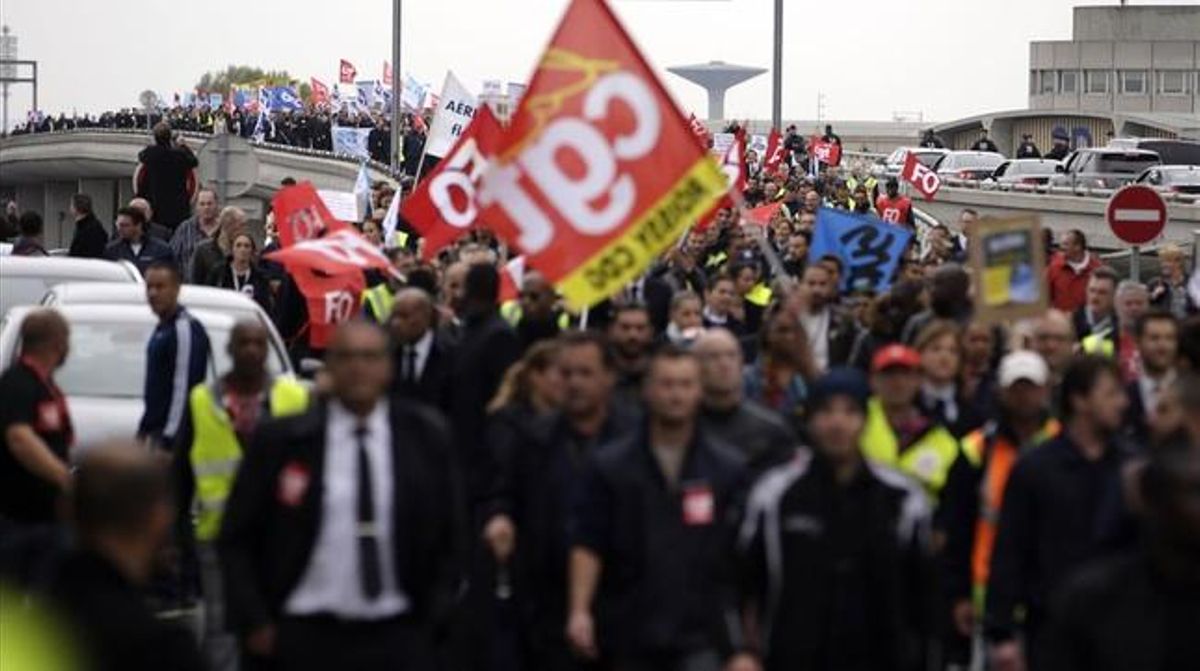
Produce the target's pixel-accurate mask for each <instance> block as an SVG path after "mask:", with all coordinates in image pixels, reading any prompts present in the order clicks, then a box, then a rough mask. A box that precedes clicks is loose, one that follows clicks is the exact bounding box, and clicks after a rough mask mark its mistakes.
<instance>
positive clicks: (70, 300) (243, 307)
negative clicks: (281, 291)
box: [42, 282, 293, 374]
mask: <svg viewBox="0 0 1200 671" xmlns="http://www.w3.org/2000/svg"><path fill="white" fill-rule="evenodd" d="M145 302H146V294H145V292H144V291H142V290H141V288H140V287H132V286H128V285H123V284H113V283H109V282H67V283H65V284H58V285H55V286H53V287H51V288H50V290H49V291H47V292H46V295H45V296H44V297H43V298H42V305H45V306H47V307H60V306H64V305H78V304H85V303H86V304H93V305H144V304H145ZM179 303H180V304H181V305H183V306H184V307H186V308H187V309H189V310H211V311H213V312H220V313H221V314H225V315H229V317H231V318H232V319H233V321H234V322H235V323H236V322H239V321H243V320H253V321H257V322H258V323H260V324H262V325H263V327H264V328H266V329H267V338H268V339H269V340H270V342H271V347H272V349H274V350H275V353H276V354H278V355H279V356H280V357H281V358H282V359H283V360H284V361H285V362H288V363H287V364H286V365H285V366H284V368H283V370H284V372H287V373H288V374H291V373H292V372H293V371H292V366H291V362H290V359H289V358H288V357H287V345H286V344H284V342H283V338H282V337H281V336H280V335H279V331H278V330H277V329H276V328H275V324H274V322H272V321H271V317H270V315H268V314H267V313H266V311H264V310H263V309H262V306H260V305H259V304H258V303H257V302H255V300H254V299H253V298H250V297H249V296H247V295H246V294H243V293H241V292H237V291H230V290H228V289H218V288H216V287H207V286H198V285H195V284H185V285H183V286H182V287H180V290H179Z"/></svg>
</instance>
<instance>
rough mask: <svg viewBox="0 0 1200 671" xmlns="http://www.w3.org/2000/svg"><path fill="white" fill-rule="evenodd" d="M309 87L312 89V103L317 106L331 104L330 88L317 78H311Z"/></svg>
mask: <svg viewBox="0 0 1200 671" xmlns="http://www.w3.org/2000/svg"><path fill="white" fill-rule="evenodd" d="M309 86H310V87H311V88H312V96H311V97H312V102H313V104H315V105H321V104H324V103H327V102H329V87H328V86H326V85H325V84H324V83H323V82H322V81H321V80H319V79H317V78H316V77H310V78H309Z"/></svg>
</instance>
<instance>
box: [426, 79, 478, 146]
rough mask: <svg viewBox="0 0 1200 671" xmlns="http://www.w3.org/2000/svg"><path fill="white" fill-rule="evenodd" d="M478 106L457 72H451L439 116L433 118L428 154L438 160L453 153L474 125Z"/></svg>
mask: <svg viewBox="0 0 1200 671" xmlns="http://www.w3.org/2000/svg"><path fill="white" fill-rule="evenodd" d="M478 105H479V101H478V100H476V98H475V96H474V95H472V94H471V92H470V91H468V90H467V88H466V87H465V86H463V84H462V82H460V81H458V77H455V76H454V73H453V72H447V73H446V83H445V84H444V85H443V86H442V95H441V96H440V97H439V98H438V108H437V114H435V115H434V117H433V123H432V124H430V127H429V137H428V138H427V139H426V140H425V153H426V154H428V155H429V156H436V157H438V158H442V157H443V156H445V155H446V154H447V153H449V151H450V148H451V147H453V146H454V143H455V142H457V141H458V137H459V136H460V135H462V132H463V131H464V130H466V128H467V124H469V123H471V119H472V118H473V117H474V116H475V108H476V107H477V106H478Z"/></svg>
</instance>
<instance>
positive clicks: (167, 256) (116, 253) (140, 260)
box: [104, 235, 175, 275]
mask: <svg viewBox="0 0 1200 671" xmlns="http://www.w3.org/2000/svg"><path fill="white" fill-rule="evenodd" d="M104 258H106V259H108V260H110V261H129V262H130V263H132V264H133V265H135V266H137V269H138V271H139V272H140V273H142V274H143V275H145V274H146V269H147V268H149V267H150V264H151V263H154V262H155V261H166V262H168V263H175V254H173V253H172V252H171V248H170V247H169V246H167V243H165V242H163V241H162V240H159V239H158V238H154V237H151V236H149V235H143V236H142V248H141V249H140V250H139V251H138V252H137V253H136V254H135V253H134V251H133V246H132V245H130V244H129V243H128V242H127V241H125V240H122V239H120V238H118V239H116V240H114V241H112V242H110V243H108V246H107V247H105V248H104Z"/></svg>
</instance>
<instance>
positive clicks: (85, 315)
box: [0, 304, 291, 459]
mask: <svg viewBox="0 0 1200 671" xmlns="http://www.w3.org/2000/svg"><path fill="white" fill-rule="evenodd" d="M34 309H35V307H33V306H18V307H14V308H12V309H11V310H9V312H8V314H7V315H6V316H5V317H4V319H3V320H0V370H4V369H7V368H8V366H10V365H12V363H13V362H14V361H16V359H17V357H18V356H20V352H21V343H20V331H21V323H22V322H23V321H24V320H25V316H26V315H28V314H29V313H30V312H31V311H32V310H34ZM56 309H57V310H58V311H59V312H61V313H62V315H63V317H64V318H66V320H67V323H68V324H70V326H71V341H70V347H71V350H70V354H68V355H67V361H66V363H65V364H63V366H62V368H60V369H59V370H58V371H57V372H56V373H55V375H54V379H55V381H56V382H57V383H58V386H59V388H60V389H62V391H63V394H65V395H66V397H67V407H68V409H69V410H70V413H71V422H72V424H73V426H74V428H75V444H76V451H75V452H74V453H73V457H72V458H73V459H76V458H78V456H79V455H80V454H81V452H80V451H81V450H87V449H88V448H91V447H95V446H96V445H98V444H101V443H103V442H104V441H106V440H111V439H114V438H131V437H133V436H134V435H135V434H136V433H137V425H138V421H139V420H140V419H141V416H142V411H143V407H144V406H143V403H142V393H143V384H144V381H145V371H146V342H147V341H148V340H149V338H150V333H151V332H152V331H153V330H154V326H155V324H157V323H158V318H157V317H155V316H154V313H153V312H151V311H150V308H149V307H147V306H145V305H114V304H108V305H94V304H77V305H58V306H56ZM192 314H193V315H194V316H195V317H196V319H199V320H200V323H201V324H203V325H204V329H205V331H207V332H208V339H209V343H210V344H211V346H212V356H211V358H210V362H209V371H208V377H209V379H210V380H211V379H215V376H216V375H217V374H218V372H224V371H227V370H229V368H230V365H231V364H230V361H229V354H228V353H227V351H226V350H227V346H228V343H229V334H230V331H232V329H233V326H234V324H235V323H236V319H235V318H234V317H232V316H230V315H228V314H222V313H220V312H214V311H211V310H200V309H195V310H192ZM267 370H268V371H270V373H271V374H273V375H280V374H287V373H290V371H291V364H290V363H289V362H288V359H287V357H286V356H284V354H283V352H282V351H281V350H279V349H277V348H272V351H271V352H268V354H267Z"/></svg>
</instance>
